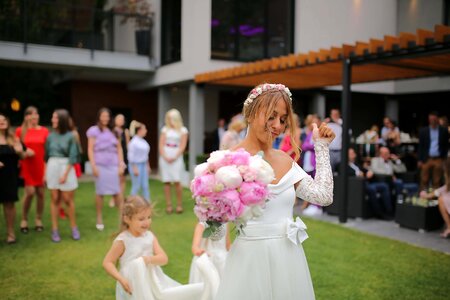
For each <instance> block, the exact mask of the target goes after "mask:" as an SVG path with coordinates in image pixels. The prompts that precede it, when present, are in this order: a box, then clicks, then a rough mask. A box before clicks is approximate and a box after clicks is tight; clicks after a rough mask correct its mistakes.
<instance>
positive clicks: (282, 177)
mask: <svg viewBox="0 0 450 300" xmlns="http://www.w3.org/2000/svg"><path fill="white" fill-rule="evenodd" d="M294 164H295V162H292V165H291V168H290V169H289V171H287V172H286V173H284V175H283V176H281V178H280V180H278V182H277V183H269V186H277V185H280V184H281V183H282V182H283V181H284V179H285V178H287V175H288V174H289V173H290V172H291V171H292V170H293V169H294Z"/></svg>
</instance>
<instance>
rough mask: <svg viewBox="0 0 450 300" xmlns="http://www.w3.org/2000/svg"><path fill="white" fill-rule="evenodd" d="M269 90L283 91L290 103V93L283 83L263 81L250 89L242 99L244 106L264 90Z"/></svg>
mask: <svg viewBox="0 0 450 300" xmlns="http://www.w3.org/2000/svg"><path fill="white" fill-rule="evenodd" d="M270 90H278V91H284V92H285V93H286V94H287V95H288V96H289V100H290V101H291V103H292V93H291V91H290V90H289V89H288V88H287V87H286V86H285V85H284V84H281V83H264V84H261V85H258V86H257V87H256V88H254V89H253V90H251V91H250V93H249V94H248V97H247V99H245V101H244V106H248V105H250V104H251V103H252V102H253V100H255V99H256V98H257V97H258V96H259V95H261V94H262V93H264V92H267V91H270Z"/></svg>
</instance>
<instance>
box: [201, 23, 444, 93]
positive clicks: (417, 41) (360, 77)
mask: <svg viewBox="0 0 450 300" xmlns="http://www.w3.org/2000/svg"><path fill="white" fill-rule="evenodd" d="M449 42H450V27H448V26H443V25H436V26H435V30H434V32H433V31H428V30H423V29H418V30H417V33H416V34H415V35H414V34H411V33H403V32H402V33H400V35H399V36H397V37H395V36H385V37H384V40H377V39H371V40H370V41H369V42H360V41H358V42H356V45H345V44H344V45H342V47H340V48H338V47H332V48H330V49H320V50H319V51H310V52H308V53H307V54H305V53H299V54H291V55H288V56H282V57H276V58H272V59H264V60H259V61H255V62H251V63H245V64H243V65H240V66H237V67H233V68H227V69H222V70H218V71H213V72H207V73H202V74H198V75H196V76H195V82H196V83H198V84H202V83H203V84H213V85H227V86H242V87H252V86H255V85H257V84H260V83H263V82H280V83H283V84H285V85H287V86H288V87H289V88H291V89H309V88H320V87H326V86H332V85H340V84H341V83H342V59H344V58H348V57H351V59H358V58H361V59H364V58H374V57H375V58H376V57H381V56H383V57H386V54H389V53H392V54H395V53H402V52H405V51H408V50H411V49H413V50H417V49H419V50H421V49H423V50H424V51H426V49H427V47H436V46H439V45H447V46H448V44H449ZM419 52H420V51H419ZM436 75H450V53H444V54H443V53H429V55H428V54H427V55H426V56H417V57H412V58H411V57H409V58H403V59H402V58H399V59H396V60H385V61H384V60H383V61H376V60H374V62H373V63H364V64H355V65H354V66H353V68H352V83H364V82H376V81H386V80H397V79H409V78H419V77H428V76H436Z"/></svg>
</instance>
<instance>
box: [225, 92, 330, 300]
mask: <svg viewBox="0 0 450 300" xmlns="http://www.w3.org/2000/svg"><path fill="white" fill-rule="evenodd" d="M243 115H244V118H245V120H246V121H247V123H248V126H249V127H248V134H247V137H246V138H245V139H244V140H243V141H242V142H241V143H240V144H238V145H237V146H236V147H235V148H234V149H238V148H244V149H245V150H246V151H248V152H249V153H250V154H252V155H256V154H257V153H259V152H261V151H262V152H263V157H264V159H265V160H266V161H267V162H268V163H269V164H270V165H271V166H272V168H273V169H274V172H275V177H276V180H275V181H274V182H272V183H271V184H270V185H269V189H270V192H271V195H272V197H271V200H270V201H269V202H267V204H266V208H265V210H264V213H263V215H262V216H261V217H259V218H257V219H254V220H252V221H249V222H248V224H247V226H246V227H245V228H244V229H243V232H242V233H241V234H240V235H239V236H238V237H237V239H236V241H235V242H234V244H233V246H232V248H231V250H230V252H229V254H228V258H227V263H226V266H225V271H224V276H223V278H222V280H221V283H220V286H219V290H218V293H217V297H216V300H234V299H250V300H252V299H258V300H266V299H267V300H269V299H274V300H278V299H283V300H289V299H292V300H294V299H314V289H313V285H312V282H311V276H310V274H309V269H308V264H307V261H306V257H305V253H304V251H303V247H302V244H301V243H302V242H303V241H304V240H305V239H306V238H307V237H308V235H307V234H306V231H305V230H306V226H305V224H304V223H303V222H302V221H301V220H300V218H297V220H296V221H295V222H294V221H293V220H292V215H293V206H294V201H295V197H296V196H297V197H300V198H302V199H304V200H307V201H308V202H311V203H314V204H319V205H322V206H326V205H330V204H331V203H332V201H333V177H332V172H331V167H330V158H329V152H328V145H329V143H330V142H331V141H332V140H333V139H334V137H335V134H334V133H333V131H332V130H331V129H330V128H328V127H327V125H326V124H325V123H322V125H321V126H320V127H319V128H318V127H317V125H316V124H314V129H313V140H314V143H315V152H316V168H317V171H316V176H315V179H312V178H311V177H310V176H309V175H307V174H306V173H305V171H303V169H302V168H301V167H300V166H299V165H298V164H297V163H296V162H295V161H294V160H292V158H291V157H290V156H288V155H287V154H285V153H284V152H282V151H279V150H275V149H272V141H273V140H274V139H275V138H276V137H277V136H278V135H279V134H281V133H283V132H284V131H285V129H286V128H289V130H290V131H293V129H294V128H295V127H294V124H295V123H294V120H293V111H292V98H291V93H290V91H289V89H288V88H287V87H285V86H284V85H282V84H261V85H259V86H257V87H255V88H254V89H253V90H252V91H251V92H250V94H249V96H248V98H247V100H245V102H244V107H243ZM293 134H294V133H293V132H291V135H293ZM294 149H295V150H296V156H297V157H296V159H297V158H298V154H299V153H298V147H295V145H294Z"/></svg>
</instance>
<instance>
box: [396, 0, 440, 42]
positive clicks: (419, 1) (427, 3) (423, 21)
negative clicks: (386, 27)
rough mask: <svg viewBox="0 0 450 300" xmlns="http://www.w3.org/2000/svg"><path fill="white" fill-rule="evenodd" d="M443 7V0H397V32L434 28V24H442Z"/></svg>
mask: <svg viewBox="0 0 450 300" xmlns="http://www.w3.org/2000/svg"><path fill="white" fill-rule="evenodd" d="M443 9H444V1H443V0H398V10H397V11H398V19H397V33H398V34H399V33H400V32H412V33H415V32H416V29H417V28H422V29H428V30H434V25H436V24H442V21H443V17H444V15H443Z"/></svg>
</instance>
